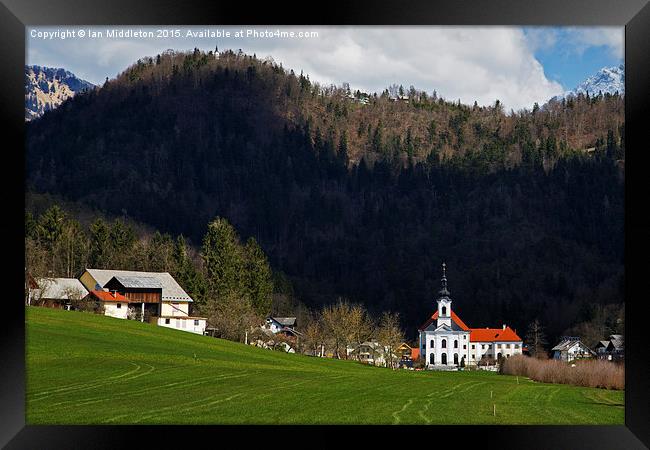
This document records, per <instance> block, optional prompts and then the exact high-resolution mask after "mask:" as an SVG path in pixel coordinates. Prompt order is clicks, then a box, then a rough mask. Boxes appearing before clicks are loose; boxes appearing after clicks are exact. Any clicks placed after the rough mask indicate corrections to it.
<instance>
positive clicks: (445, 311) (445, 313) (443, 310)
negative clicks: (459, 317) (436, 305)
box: [442, 306, 447, 316]
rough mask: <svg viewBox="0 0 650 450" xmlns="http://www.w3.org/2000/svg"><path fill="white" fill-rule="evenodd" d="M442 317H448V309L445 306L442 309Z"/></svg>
mask: <svg viewBox="0 0 650 450" xmlns="http://www.w3.org/2000/svg"><path fill="white" fill-rule="evenodd" d="M442 315H443V316H446V315H447V307H446V306H443V307H442Z"/></svg>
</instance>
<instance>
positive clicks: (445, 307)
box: [437, 262, 451, 327]
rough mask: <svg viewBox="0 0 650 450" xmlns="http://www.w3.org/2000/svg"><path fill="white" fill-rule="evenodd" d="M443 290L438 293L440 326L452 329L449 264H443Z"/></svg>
mask: <svg viewBox="0 0 650 450" xmlns="http://www.w3.org/2000/svg"><path fill="white" fill-rule="evenodd" d="M440 281H441V282H442V289H440V290H439V291H438V325H437V326H440V325H443V324H444V325H447V326H448V327H451V297H450V295H451V292H449V290H447V264H445V263H444V262H443V263H442V279H441V280H440Z"/></svg>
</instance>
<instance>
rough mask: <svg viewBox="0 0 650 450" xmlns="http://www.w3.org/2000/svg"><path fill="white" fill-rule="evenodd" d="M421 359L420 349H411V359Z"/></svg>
mask: <svg viewBox="0 0 650 450" xmlns="http://www.w3.org/2000/svg"><path fill="white" fill-rule="evenodd" d="M419 357H420V349H419V348H412V349H411V359H412V360H414V361H415V360H416V359H418V358H419Z"/></svg>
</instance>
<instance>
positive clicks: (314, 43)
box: [28, 26, 595, 110]
mask: <svg viewBox="0 0 650 450" xmlns="http://www.w3.org/2000/svg"><path fill="white" fill-rule="evenodd" d="M202 28H205V27H202ZM211 28H213V29H216V28H217V27H211ZM222 28H224V27H219V29H222ZM240 28H241V27H230V29H231V30H238V29H240ZM244 28H246V27H244ZM254 28H256V29H264V28H265V27H254ZM268 28H269V29H273V30H275V29H276V27H268ZM281 29H282V30H289V29H293V30H295V31H298V30H300V31H304V27H281ZM309 30H315V31H318V32H319V37H318V38H310V39H280V38H272V39H229V40H228V39H217V40H215V39H203V40H198V39H196V40H188V39H182V38H181V39H167V40H161V39H133V40H126V39H122V40H103V41H91V40H85V41H79V40H66V41H58V42H42V41H37V40H35V41H30V40H29V39H28V44H29V47H28V63H29V64H41V65H43V64H42V63H41V62H40V61H43V60H45V59H46V60H47V61H48V64H49V65H57V66H62V67H65V68H66V69H68V70H70V71H72V72H74V73H76V74H77V75H78V76H80V77H82V78H83V77H84V75H85V76H86V77H87V78H86V79H88V80H89V81H91V82H101V81H103V79H104V77H106V76H109V77H113V76H115V75H116V74H117V73H118V72H120V71H122V70H123V69H125V68H126V67H127V66H128V65H130V64H132V63H133V62H135V60H137V59H138V58H141V57H144V56H153V55H155V54H156V53H159V52H161V51H163V50H165V49H167V48H175V49H181V50H182V49H191V48H193V47H199V48H201V49H204V50H211V49H214V46H215V43H216V44H218V45H219V49H220V50H222V49H225V48H232V49H234V50H237V49H239V48H241V49H242V50H243V51H245V52H246V53H251V54H252V53H256V54H257V56H258V57H265V56H267V55H270V56H272V57H273V58H274V59H275V61H276V62H282V64H283V66H284V67H285V68H287V69H289V68H291V69H294V71H296V72H297V73H299V72H300V71H301V70H302V71H304V73H306V74H308V75H309V76H310V79H311V80H312V81H318V82H321V83H326V84H329V83H334V84H337V85H340V84H341V83H342V82H349V83H350V86H351V87H352V88H353V89H361V90H364V91H370V92H381V91H383V89H385V88H386V87H388V86H389V85H391V84H392V83H397V84H402V85H404V87H405V88H408V87H409V86H410V85H413V86H415V87H416V88H417V89H419V90H425V91H427V92H429V93H431V92H433V90H436V91H437V92H438V94H439V95H441V96H443V97H445V98H446V99H449V100H457V99H460V100H461V101H462V102H463V103H468V104H471V103H473V102H474V101H475V100H476V101H477V102H478V103H479V104H481V105H488V104H493V103H494V101H495V100H496V99H499V100H500V101H501V102H502V103H503V104H504V106H505V107H506V108H507V109H508V110H509V109H510V108H512V109H515V110H517V109H520V108H531V106H532V104H533V103H534V102H539V103H543V102H545V101H546V100H548V99H549V98H551V97H553V96H554V95H557V94H561V93H562V92H563V89H562V86H561V85H560V84H559V83H557V82H554V81H550V80H548V79H547V78H546V76H545V74H544V70H543V68H542V66H541V64H540V63H539V62H538V61H537V60H536V59H535V57H534V55H533V52H534V46H533V45H531V40H530V36H528V33H527V35H524V32H523V30H522V29H520V28H515V27H441V26H436V27H393V26H391V27H315V28H311V27H309ZM543 37H544V36H541V35H540V37H539V38H540V39H542V38H543ZM588 38H592V39H595V37H593V36H590V35H588V34H585V35H584V37H583V38H582V39H583V40H585V41H587V39H588ZM545 39H546V41H540V42H542V43H541V44H539V45H548V39H549V38H548V37H546V38H545ZM544 42H546V44H544ZM43 55H48V57H47V58H43ZM53 61H60V62H58V63H57V64H52V62H53Z"/></svg>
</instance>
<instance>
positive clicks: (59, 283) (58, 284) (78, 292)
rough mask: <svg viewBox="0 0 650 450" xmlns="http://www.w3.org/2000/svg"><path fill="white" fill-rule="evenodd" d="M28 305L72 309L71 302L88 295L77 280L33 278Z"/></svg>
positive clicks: (30, 283)
mask: <svg viewBox="0 0 650 450" xmlns="http://www.w3.org/2000/svg"><path fill="white" fill-rule="evenodd" d="M28 286H29V295H28V301H27V304H28V305H36V306H46V307H49V308H62V309H70V307H71V302H72V301H74V300H79V299H82V298H84V297H85V296H86V295H87V294H88V290H87V289H86V287H85V286H84V285H83V284H81V283H80V282H79V280H77V279H76V278H36V279H34V278H31V277H29V280H28Z"/></svg>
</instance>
